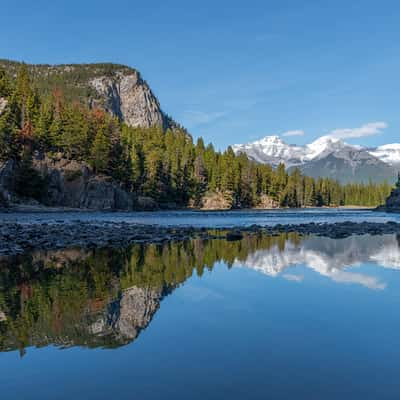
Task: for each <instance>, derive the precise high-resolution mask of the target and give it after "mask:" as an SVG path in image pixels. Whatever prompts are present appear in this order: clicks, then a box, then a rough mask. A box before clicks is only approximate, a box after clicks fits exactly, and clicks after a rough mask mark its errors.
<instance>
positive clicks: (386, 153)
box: [232, 135, 400, 167]
mask: <svg viewBox="0 0 400 400" xmlns="http://www.w3.org/2000/svg"><path fill="white" fill-rule="evenodd" d="M232 148H233V150H234V151H235V152H236V153H240V152H244V153H246V154H247V155H248V156H249V157H250V158H252V159H254V160H256V161H258V162H261V163H269V164H272V165H278V164H279V163H281V162H283V163H285V164H286V166H287V167H291V166H300V165H303V164H304V163H306V162H308V161H312V160H317V159H321V158H323V157H325V156H328V155H329V154H332V153H333V154H335V153H336V154H339V152H341V151H342V150H350V151H352V150H353V151H357V152H360V151H365V155H368V154H369V155H371V157H374V158H378V159H379V160H381V161H383V162H384V163H386V164H389V165H395V164H400V144H398V143H393V144H387V145H383V146H379V147H376V148H372V149H368V148H365V147H363V146H359V145H350V144H348V143H345V142H344V141H342V140H341V139H338V138H336V137H334V136H330V135H325V136H321V137H319V138H318V139H316V140H314V141H313V142H311V143H309V144H307V145H305V146H300V145H292V144H287V143H286V142H285V141H284V140H282V139H281V138H280V137H279V136H277V135H272V136H265V137H264V138H262V139H260V140H256V141H255V142H250V143H246V144H235V145H233V146H232Z"/></svg>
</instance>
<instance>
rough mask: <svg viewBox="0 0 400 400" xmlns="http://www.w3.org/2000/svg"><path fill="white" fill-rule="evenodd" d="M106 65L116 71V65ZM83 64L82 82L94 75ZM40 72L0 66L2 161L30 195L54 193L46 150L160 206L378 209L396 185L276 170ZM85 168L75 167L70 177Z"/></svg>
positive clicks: (39, 196)
mask: <svg viewBox="0 0 400 400" xmlns="http://www.w3.org/2000/svg"><path fill="white" fill-rule="evenodd" d="M2 65H3V66H5V67H7V65H6V64H4V62H3V64H2ZM49 68H51V67H49ZM93 68H94V67H93ZM98 68H100V66H98ZM101 68H106V69H107V71H108V73H110V74H112V71H113V65H112V64H104V65H101ZM119 68H120V67H119ZM125 68H127V67H125ZM40 71H42V72H41V74H44V72H43V70H40ZM83 71H86V72H85V73H84V76H83V77H82V76H80V77H79V79H78V78H77V80H78V81H79V82H83V81H85V80H86V79H87V78H88V76H87V75H85V74H89V73H88V72H87V71H88V70H87V69H83ZM101 72H102V73H103V72H104V70H102V71H101ZM82 73H83V72H82ZM32 74H34V70H33V69H32V68H28V66H26V65H24V64H22V65H20V66H19V68H18V71H16V70H15V67H14V64H13V67H12V68H10V69H7V68H5V69H3V70H0V160H1V162H2V163H4V162H6V161H8V160H14V161H15V163H16V164H17V166H18V168H17V171H16V173H15V182H14V186H15V192H16V193H17V194H18V195H19V196H21V197H22V198H26V197H33V198H36V199H37V200H39V201H42V200H43V198H44V193H46V191H47V190H48V187H47V185H48V180H47V177H46V176H45V175H43V173H39V172H38V171H37V170H36V169H35V168H34V164H33V160H34V158H35V157H38V155H40V156H41V157H44V156H46V157H48V158H49V159H52V158H57V159H60V157H62V158H63V159H67V160H76V161H77V162H79V163H85V164H87V165H89V166H90V168H91V170H92V171H93V173H94V174H98V175H105V176H109V177H112V178H113V180H114V181H116V182H117V183H118V185H119V187H120V188H121V189H123V190H124V191H126V192H128V193H132V195H133V196H136V197H137V196H146V197H150V198H152V199H154V200H155V201H157V203H158V204H159V205H160V206H163V205H164V204H175V205H176V206H188V205H190V206H194V207H202V206H203V205H204V204H205V203H206V199H207V197H210V196H216V197H218V198H219V199H220V200H221V199H223V202H224V207H226V208H243V207H257V206H260V207H262V206H266V204H268V206H282V207H304V206H338V205H363V206H375V205H378V204H381V203H383V202H384V200H385V199H386V197H387V196H388V195H389V193H390V190H391V186H390V185H389V184H387V183H383V184H373V183H370V184H348V185H344V186H341V185H339V183H338V182H336V181H334V180H331V179H323V178H320V179H313V178H310V177H307V176H303V175H302V174H301V173H300V171H299V170H298V169H295V170H293V171H292V172H291V173H290V174H288V173H287V171H286V170H285V167H284V165H283V164H281V165H279V166H278V168H277V169H273V168H272V167H271V166H269V165H261V164H258V163H256V162H253V161H250V160H249V159H248V158H247V156H246V155H244V154H239V155H235V154H234V152H233V151H232V149H231V148H230V147H229V148H228V149H227V150H225V151H224V152H218V151H216V150H215V149H214V148H213V146H212V144H208V145H205V144H204V142H203V140H202V139H198V140H197V142H196V143H194V142H193V140H192V138H191V136H190V135H188V133H187V131H186V130H185V129H183V128H180V127H179V126H178V125H174V126H173V127H171V128H166V127H165V125H163V124H158V125H152V126H149V127H141V126H129V125H128V124H127V123H126V122H124V121H123V119H122V118H120V117H118V115H113V114H112V113H110V112H107V110H105V109H104V108H102V107H101V104H93V103H92V104H90V103H88V102H87V101H86V100H85V99H86V97H85V96H86V95H84V94H83V92H82V91H80V90H78V89H77V91H76V93H74V92H73V91H71V90H68V92H67V93H65V87H66V86H65V84H64V83H63V82H62V76H61V77H60V76H57V79H55V78H54V77H53V78H51V79H50V80H49V81H46V79H45V78H43V76H42V75H41V78H40V80H39V81H38V80H37V79H34V78H33V77H32V76H31V75H32ZM92 77H93V76H92ZM37 82H41V83H40V84H38V83H37ZM43 82H47V84H44V83H43ZM68 87H69V86H68ZM79 87H80V86H79V85H78V88H79ZM82 87H83V86H82ZM82 87H81V88H82ZM79 174H80V172H79V171H78V170H77V171H76V176H74V174H73V173H71V172H70V175H69V176H68V179H70V180H74V179H78V178H79Z"/></svg>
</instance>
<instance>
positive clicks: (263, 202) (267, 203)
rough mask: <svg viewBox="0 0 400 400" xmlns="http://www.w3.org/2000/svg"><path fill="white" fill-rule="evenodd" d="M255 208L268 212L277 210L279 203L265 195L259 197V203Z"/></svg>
mask: <svg viewBox="0 0 400 400" xmlns="http://www.w3.org/2000/svg"><path fill="white" fill-rule="evenodd" d="M255 208H259V209H263V210H268V209H271V208H279V203H278V202H277V201H276V200H274V199H273V198H272V197H271V196H268V195H266V194H263V195H261V197H260V202H259V203H258V204H257V206H256V207H255Z"/></svg>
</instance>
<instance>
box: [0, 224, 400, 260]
mask: <svg viewBox="0 0 400 400" xmlns="http://www.w3.org/2000/svg"><path fill="white" fill-rule="evenodd" d="M290 232H297V233H298V234H300V235H317V236H325V237H329V238H346V237H349V236H351V235H365V234H370V235H382V234H400V223H397V222H393V221H388V222H350V221H347V222H336V223H313V222H311V223H303V224H276V225H271V226H261V225H255V224H253V225H249V226H235V227H222V226H221V227H218V228H215V229H210V228H207V227H194V226H192V227H190V226H160V225H148V224H147V225H146V224H131V223H126V222H84V221H71V222H68V223H64V222H63V221H55V223H52V224H49V223H32V224H21V223H12V222H5V223H3V224H2V225H1V227H0V255H14V254H21V253H24V252H28V251H32V250H38V249H41V250H51V249H62V248H70V247H80V248H97V247H122V246H127V245H130V244H133V243H162V242H167V241H184V240H188V239H191V238H201V239H215V238H218V239H226V240H240V239H242V238H243V237H244V236H245V235H256V234H266V235H278V234H281V233H290Z"/></svg>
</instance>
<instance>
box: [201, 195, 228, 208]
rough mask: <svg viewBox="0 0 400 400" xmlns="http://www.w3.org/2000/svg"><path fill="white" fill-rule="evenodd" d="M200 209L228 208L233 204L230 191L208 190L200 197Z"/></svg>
mask: <svg viewBox="0 0 400 400" xmlns="http://www.w3.org/2000/svg"><path fill="white" fill-rule="evenodd" d="M200 203H201V209H202V210H230V209H231V208H232V205H233V199H232V195H231V193H223V192H208V193H206V194H205V195H204V196H203V197H202V199H201V202H200Z"/></svg>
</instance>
